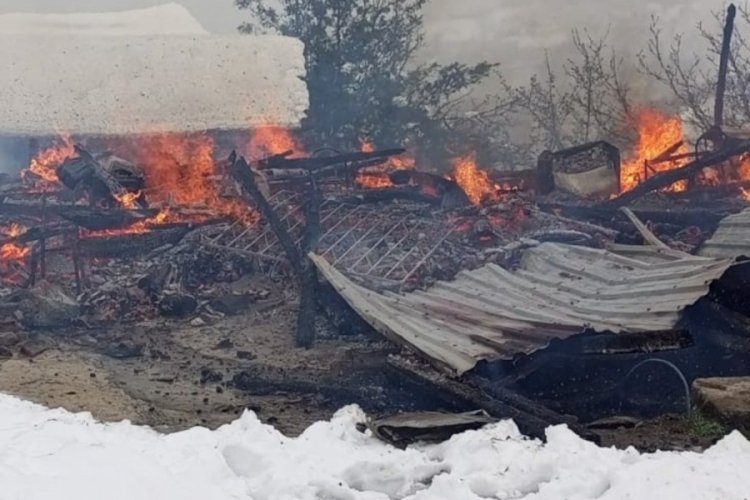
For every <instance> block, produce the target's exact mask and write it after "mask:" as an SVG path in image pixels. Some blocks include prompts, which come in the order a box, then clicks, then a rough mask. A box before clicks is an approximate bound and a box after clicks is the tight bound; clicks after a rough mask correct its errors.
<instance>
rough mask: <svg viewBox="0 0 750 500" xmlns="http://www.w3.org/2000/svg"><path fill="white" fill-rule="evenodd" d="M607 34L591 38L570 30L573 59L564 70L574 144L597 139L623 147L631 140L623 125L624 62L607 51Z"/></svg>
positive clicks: (627, 117) (626, 100) (626, 117)
mask: <svg viewBox="0 0 750 500" xmlns="http://www.w3.org/2000/svg"><path fill="white" fill-rule="evenodd" d="M607 38H608V33H606V34H605V35H604V36H602V37H601V38H594V37H592V36H591V34H590V33H588V31H586V30H584V31H583V32H581V31H579V30H573V38H572V41H573V47H574V48H575V51H576V56H575V57H573V58H570V59H568V61H567V62H566V64H565V66H564V71H565V75H566V76H567V77H568V82H567V85H568V86H569V88H570V90H569V100H570V112H571V122H572V123H571V125H572V132H571V135H572V136H573V137H574V138H575V140H576V142H589V141H593V140H597V139H607V140H609V141H612V142H615V143H618V144H623V143H629V142H630V141H631V140H632V137H631V135H630V134H628V133H627V132H626V127H624V125H625V124H627V123H630V122H631V121H632V120H631V118H632V116H631V113H632V106H631V103H630V88H629V87H628V85H627V84H626V82H625V80H624V79H623V78H622V72H623V67H624V65H625V61H624V59H623V58H622V57H619V56H618V55H617V52H616V51H615V49H614V48H610V47H608V44H607Z"/></svg>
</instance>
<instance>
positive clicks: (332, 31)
mask: <svg viewBox="0 0 750 500" xmlns="http://www.w3.org/2000/svg"><path fill="white" fill-rule="evenodd" d="M426 2H427V0H280V2H276V3H280V7H278V8H275V7H272V6H270V5H269V3H270V2H268V1H267V0H236V3H237V5H238V6H239V7H240V8H242V9H248V10H249V11H250V12H251V13H252V15H253V17H254V19H255V21H254V22H253V23H248V24H243V25H242V26H241V27H240V31H242V32H245V33H259V32H260V33H262V32H276V33H281V34H283V35H287V36H292V37H296V38H299V39H300V40H302V41H303V42H304V43H305V47H306V48H305V56H306V59H307V84H308V89H309V92H310V109H309V112H308V118H307V120H306V122H305V123H304V124H303V129H304V130H305V131H306V132H305V134H306V137H304V139H305V141H306V142H307V143H308V144H310V145H314V146H318V147H320V146H331V147H337V148H342V149H351V148H358V147H359V145H360V140H361V139H364V138H367V139H369V140H371V141H373V142H374V143H375V144H376V145H377V146H379V147H390V146H395V145H401V144H404V143H405V142H406V143H411V144H413V145H415V146H417V149H418V150H419V151H422V152H430V153H432V156H433V157H436V158H439V157H443V158H445V157H446V156H448V155H449V152H450V151H452V150H455V149H461V147H462V146H465V143H466V141H467V140H468V137H467V133H463V134H462V130H461V128H462V127H461V126H460V124H461V123H462V122H461V119H460V118H461V114H460V112H459V111H458V110H459V109H460V105H461V102H462V101H463V100H465V99H467V98H468V96H469V94H470V91H471V90H472V89H473V88H474V87H476V86H477V84H479V83H480V82H482V81H483V80H484V79H486V78H487V77H488V76H489V75H490V74H491V73H492V72H493V70H494V69H495V65H494V64H489V63H486V62H483V63H480V64H476V65H466V64H460V63H452V64H448V65H440V64H426V65H418V64H416V62H415V55H416V53H417V51H418V50H419V48H420V47H421V46H422V44H423V42H424V35H423V30H422V28H423V19H422V8H423V7H424V5H425V3H426ZM428 161H429V160H428Z"/></svg>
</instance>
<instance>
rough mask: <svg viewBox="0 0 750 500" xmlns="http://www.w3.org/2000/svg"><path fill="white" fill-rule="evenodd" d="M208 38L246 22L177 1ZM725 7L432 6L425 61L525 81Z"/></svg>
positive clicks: (42, 0)
mask: <svg viewBox="0 0 750 500" xmlns="http://www.w3.org/2000/svg"><path fill="white" fill-rule="evenodd" d="M167 1H168V0H0V13H5V12H14V11H27V12H29V11H31V12H87V11H88V12H100V11H107V10H127V9H134V8H142V7H147V6H152V5H159V4H161V3H165V2H167ZM176 1H178V2H179V3H181V4H182V5H184V6H185V7H186V8H187V9H188V10H189V11H190V12H191V13H192V14H193V16H194V17H195V18H197V19H198V21H199V22H200V23H201V24H202V25H203V26H204V27H205V28H206V29H207V30H208V31H210V32H213V33H220V34H229V33H234V32H236V28H237V26H238V25H239V24H240V23H241V22H242V21H243V20H247V19H248V14H247V12H244V11H241V10H239V9H237V7H236V6H235V5H234V0H176ZM711 9H722V3H721V2H717V1H714V2H705V1H704V0H607V1H604V0H460V1H458V0H431V1H430V2H429V3H428V5H427V7H426V8H425V28H426V42H427V44H426V47H425V49H424V50H423V52H422V54H421V57H422V58H423V59H424V60H430V61H431V60H437V61H439V62H448V61H454V60H458V61H461V62H467V63H470V62H478V61H483V60H487V61H492V62H500V63H502V64H503V67H504V68H505V71H504V73H505V74H506V76H510V79H511V80H525V79H526V78H528V75H529V73H533V72H536V71H538V70H539V69H540V66H541V63H542V62H543V60H544V54H545V51H546V50H549V53H550V54H551V58H552V59H553V61H554V60H558V61H564V60H565V59H566V58H567V57H569V56H570V33H571V30H572V29H573V28H586V29H588V30H590V31H591V32H592V33H593V34H594V35H596V36H599V35H602V34H604V33H609V40H610V41H611V42H612V43H613V44H614V45H616V46H617V48H618V49H619V51H620V52H622V53H628V52H629V53H631V54H632V53H636V52H638V51H640V50H642V49H643V48H644V47H645V44H646V38H647V34H648V27H649V20H650V17H651V16H652V15H656V16H658V17H659V18H660V19H661V20H662V25H663V26H664V27H665V31H666V33H667V34H668V35H670V36H671V35H672V34H673V33H674V32H679V31H683V32H687V33H688V36H687V38H686V44H687V45H688V46H689V47H690V46H691V45H694V44H697V43H698V37H697V36H696V30H695V25H696V23H697V22H698V20H700V19H704V20H708V18H709V14H710V11H711Z"/></svg>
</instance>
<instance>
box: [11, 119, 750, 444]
mask: <svg viewBox="0 0 750 500" xmlns="http://www.w3.org/2000/svg"><path fill="white" fill-rule="evenodd" d="M635 116H636V118H635V119H634V121H633V123H631V124H629V125H630V126H631V128H632V129H633V133H634V134H635V136H636V141H635V144H634V146H633V147H632V149H630V150H623V151H620V150H619V149H618V148H617V147H615V146H613V145H612V144H610V143H608V142H603V141H599V142H594V143H588V144H581V145H577V146H574V147H571V148H567V149H563V150H561V151H555V152H551V151H548V152H545V153H543V154H542V155H541V156H540V158H539V162H538V166H537V169H536V170H535V171H529V172H497V171H494V170H493V169H490V168H486V166H484V165H482V164H481V163H480V161H479V157H480V156H479V155H478V154H475V153H469V154H466V155H463V156H459V157H455V158H446V164H450V165H451V168H450V169H449V171H444V172H439V171H435V170H434V169H432V168H431V167H430V165H422V164H420V161H418V160H417V156H416V155H414V154H413V152H412V151H409V150H406V149H402V148H386V149H379V148H378V147H376V146H375V145H374V144H373V143H372V141H368V140H363V141H362V144H361V146H360V147H359V148H358V149H359V150H358V151H335V150H331V149H327V148H320V149H316V150H312V148H307V147H305V146H304V145H303V144H302V143H301V141H299V140H298V139H297V138H296V137H295V135H294V133H293V132H292V131H290V130H288V129H286V128H284V127H278V126H259V127H257V128H255V129H254V130H253V132H252V133H251V134H248V135H247V136H246V137H244V138H242V139H241V140H239V139H238V138H237V137H234V138H232V140H231V141H229V140H227V137H226V136H221V135H220V134H218V133H217V134H212V133H207V132H186V133H180V134H175V133H163V134H139V135H137V136H130V137H118V138H115V137H111V136H107V137H105V138H101V137H96V138H92V137H76V138H72V137H62V138H60V139H59V140H58V141H56V143H53V144H52V145H51V146H50V147H49V148H46V149H42V150H40V151H38V152H37V154H36V155H35V156H34V158H33V159H32V160H31V161H30V164H29V167H28V168H27V169H25V170H24V171H23V172H22V173H21V174H20V176H19V177H18V178H16V179H3V184H1V185H0V280H1V281H2V289H1V292H0V323H2V324H5V325H13V326H14V328H15V327H17V326H21V327H23V328H26V329H29V330H31V329H38V328H45V329H47V328H55V327H59V328H68V329H71V328H72V329H75V328H88V329H91V328H105V327H106V326H108V325H111V324H112V323H114V322H134V323H135V322H139V321H145V320H153V319H154V318H155V317H157V316H161V317H162V318H164V319H163V321H169V322H171V323H172V324H186V325H191V326H194V327H196V328H198V327H203V326H206V325H210V324H211V323H213V322H217V321H219V320H221V319H222V318H225V317H226V316H229V315H235V314H241V313H243V312H244V311H246V310H247V309H249V308H252V307H256V306H258V307H261V306H266V305H268V304H271V305H269V306H268V307H272V305H273V304H284V303H286V302H293V303H297V304H298V306H294V310H295V314H296V315H297V321H296V340H297V345H298V346H300V347H311V346H312V345H313V344H314V343H315V340H316V336H317V335H318V334H319V330H320V326H319V323H320V322H321V321H324V322H326V324H328V325H329V326H330V325H333V327H332V328H335V329H337V330H336V331H335V333H341V334H344V333H347V334H348V333H351V332H350V331H351V329H352V328H353V327H352V326H351V325H352V324H356V325H357V326H356V329H357V330H358V331H361V332H366V333H373V332H380V333H382V334H383V335H384V336H385V337H386V338H387V339H389V340H390V341H391V342H392V343H393V344H396V345H399V346H401V347H403V349H404V352H403V353H402V354H401V355H400V356H396V357H395V358H394V366H395V367H396V368H397V369H398V370H400V371H399V373H405V372H408V374H409V375H408V376H409V377H411V378H414V379H418V380H419V381H421V382H420V383H425V381H427V382H426V383H428V384H430V385H431V386H433V387H438V389H439V390H440V391H443V392H444V393H447V394H450V395H451V398H452V399H457V400H461V401H465V402H468V403H466V404H467V405H468V406H471V407H473V408H476V407H479V408H482V409H484V410H486V411H488V412H490V413H491V414H492V415H493V416H494V417H506V416H512V417H513V418H515V419H516V420H517V421H519V423H520V425H522V426H523V428H525V429H529V432H531V433H534V434H541V433H542V431H543V429H544V428H545V427H546V425H549V424H551V423H562V422H565V423H569V424H570V425H573V426H575V428H576V429H577V430H578V431H579V432H581V433H584V434H585V433H586V430H585V429H583V428H582V427H580V426H578V424H576V423H575V422H574V421H572V420H571V419H569V418H568V417H564V416H562V415H561V414H559V413H558V412H560V413H567V412H572V411H573V410H571V407H572V406H574V404H573V402H574V401H575V397H574V396H575V395H571V394H570V392H569V391H570V389H566V388H565V387H563V385H564V384H565V381H566V380H567V381H568V382H570V383H569V386H570V387H575V388H581V387H583V388H584V389H585V390H583V392H585V393H586V397H592V398H593V397H594V396H593V395H595V394H597V391H599V393H601V394H606V395H607V397H611V398H615V396H616V395H613V391H614V389H612V388H611V387H604V388H602V387H601V386H600V385H597V384H608V383H611V384H615V381H614V378H615V377H617V376H618V375H619V374H621V373H623V371H625V372H627V370H629V369H631V368H632V366H631V364H630V361H631V360H632V359H638V360H645V359H646V358H648V357H649V356H651V355H652V353H653V352H657V351H658V352H659V353H660V354H664V356H665V357H670V356H671V358H670V359H673V360H674V363H676V364H678V363H682V365H681V366H685V365H686V363H687V361H689V360H691V359H693V358H691V356H696V354H695V353H696V352H697V350H702V351H701V352H708V353H711V356H712V357H711V359H710V360H709V361H707V362H706V363H705V364H703V365H698V364H693V365H691V366H692V367H696V366H697V368H690V369H691V370H693V371H694V372H690V373H689V374H688V375H689V378H695V377H698V376H716V375H720V374H721V373H719V372H722V370H729V369H734V368H736V367H735V366H734V365H732V363H729V364H727V365H726V366H724V365H722V364H721V362H720V361H718V360H721V359H724V358H723V357H722V355H723V351H722V349H725V347H722V346H724V345H725V343H722V342H721V340H720V339H719V340H717V334H716V332H715V331H714V329H713V328H711V327H708V326H706V325H705V323H704V322H702V321H704V320H705V318H704V320H700V319H699V318H700V317H701V316H700V315H699V314H698V313H697V312H696V311H701V312H706V311H708V312H707V313H706V314H707V316H706V317H711V318H713V317H714V316H716V317H718V316H719V315H720V313H725V312H731V317H732V318H734V319H733V320H731V321H732V326H733V328H734V329H735V330H737V331H742V332H746V331H747V328H746V327H741V325H742V324H743V321H744V315H745V314H748V313H750V307H748V305H747V304H746V303H745V301H743V299H742V297H743V295H742V294H743V293H744V292H746V285H744V284H743V283H745V281H743V276H744V275H743V273H744V272H745V271H744V270H745V266H743V265H741V264H740V263H739V262H738V258H739V257H740V256H741V253H742V252H744V250H742V249H744V246H743V247H742V249H739V247H738V246H732V245H734V243H733V242H731V241H730V240H731V239H732V236H733V234H734V232H733V224H735V223H736V221H738V220H742V216H741V215H740V216H738V215H734V216H733V217H730V218H728V219H726V220H725V222H721V221H722V220H724V219H725V218H726V217H727V216H730V215H732V214H738V213H740V214H743V213H746V212H743V210H745V209H746V208H747V205H748V202H749V201H750V200H748V198H749V197H748V195H747V192H748V191H747V190H749V189H750V185H745V184H744V182H745V181H746V180H747V175H750V159H749V158H750V142H749V141H747V140H746V139H744V138H743V137H741V136H740V135H739V134H737V135H734V136H733V135H730V134H729V133H728V132H726V131H724V130H723V129H722V127H721V125H722V124H721V123H717V125H716V127H715V128H714V129H712V130H710V131H708V132H707V133H706V134H704V136H703V137H702V138H701V139H699V140H698V142H697V143H696V144H690V141H689V140H688V139H687V138H686V135H685V130H684V126H683V123H682V121H681V120H680V119H679V118H676V117H672V116H669V115H668V114H666V113H664V112H661V111H656V110H653V109H643V110H641V111H639V112H638V113H636V114H635ZM230 142H231V144H229V143H230ZM231 149H234V151H232V152H231V153H230V152H229V151H230V150H231ZM720 223H721V224H720ZM717 227H718V228H719V230H718V231H716V229H717ZM714 231H716V234H714ZM712 235H713V236H714V237H713V238H711V236H712ZM735 249H737V251H735ZM738 252H739V253H738ZM694 254H697V255H699V256H694ZM707 255H712V256H715V258H708V257H706V256H707ZM260 280H263V283H264V285H263V286H259V285H258V284H257V282H258V281H260ZM269 283H270V284H269ZM644 297H646V298H647V299H646V300H644ZM738 316H741V317H742V318H741V319H737V318H738ZM728 317H729V316H728ZM321 318H324V319H321ZM626 333H627V335H626ZM111 350H112V352H114V354H113V357H116V358H118V359H120V358H123V357H127V356H131V355H132V356H134V357H139V356H143V355H144V350H143V349H142V346H138V345H136V344H135V343H134V342H132V341H130V340H129V339H125V340H123V339H118V341H117V342H116V343H114V344H113V346H112V349H111ZM242 352H243V353H244V354H243V355H242V359H243V360H248V361H249V360H253V359H254V356H255V355H254V354H253V353H251V352H249V351H244V350H243V351H242ZM673 353H674V354H673ZM6 354H7V353H6ZM11 354H12V353H11ZM746 355H747V356H750V351H749V352H744V351H743V352H742V354H741V355H740V356H739V358H742V361H744V360H746V358H747V356H746ZM411 356H417V357H418V358H420V359H421V361H425V360H426V361H429V362H430V363H431V364H432V366H433V367H434V368H429V367H427V366H426V365H424V363H422V362H421V361H416V360H415V359H414V358H412V357H411ZM588 356H591V357H588ZM610 356H611V357H610ZM162 357H163V356H162ZM167 357H168V355H167ZM594 357H596V359H594ZM550 359H554V360H555V362H554V363H551V362H549V360H550ZM610 360H611V364H610ZM670 362H672V361H670ZM587 363H591V364H596V366H597V370H598V372H597V373H601V374H602V375H601V381H597V382H591V381H588V382H578V381H577V380H589V379H588V378H587V377H583V376H582V377H578V378H577V379H575V377H572V376H571V375H569V374H567V372H566V370H570V371H571V373H572V372H575V370H576V369H577V367H578V366H579V365H580V366H583V365H586V364H587ZM597 363H599V364H597ZM729 365H732V366H729ZM558 366H563V367H564V368H560V373H557V372H555V371H554V370H555V369H557V368H556V367H558ZM625 368H627V369H625ZM685 370H686V371H687V370H688V369H687V368H685ZM441 372H442V373H441ZM446 373H447V374H448V376H446ZM551 375H554V376H551ZM458 377H460V382H458V381H457V378H458ZM252 378H253V375H252V374H251V373H250V372H249V371H247V370H244V371H243V372H241V373H239V374H235V376H234V378H232V376H231V375H229V374H227V376H226V377H224V374H222V373H215V372H212V371H211V370H209V369H205V370H202V371H201V380H202V383H203V384H207V383H209V382H210V383H218V382H220V381H222V380H225V379H226V380H233V381H234V382H233V383H234V384H235V386H234V387H235V388H237V389H242V388H243V387H244V388H252V386H253V383H252ZM545 378H547V379H549V380H560V385H559V386H555V387H554V390H552V389H550V390H549V391H548V389H549V388H550V386H551V385H550V384H549V383H548V384H545V383H544V382H541V380H542V379H545ZM571 378H574V379H575V380H571ZM238 380H239V381H240V382H241V383H237V381H238ZM495 382H498V384H497V386H496V385H495ZM552 385H554V384H552ZM222 390H223V389H222ZM618 390H619V389H618ZM523 395H527V396H528V395H531V396H533V398H534V399H535V401H530V400H528V399H526V397H525V396H523ZM537 401H544V402H545V404H544V405H542V404H540V403H538V402H537ZM614 406H615V405H614V403H613V402H612V401H602V402H601V403H600V404H599V406H598V407H597V406H596V405H593V406H592V408H594V409H592V410H591V411H592V415H589V416H591V417H592V418H593V417H594V416H597V417H598V416H601V415H600V414H599V413H606V412H607V411H610V410H611V409H612V408H613V407H614ZM597 408H598V409H597ZM597 412H599V413H597ZM593 414H596V415H593Z"/></svg>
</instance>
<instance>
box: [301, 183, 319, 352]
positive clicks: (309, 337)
mask: <svg viewBox="0 0 750 500" xmlns="http://www.w3.org/2000/svg"><path fill="white" fill-rule="evenodd" d="M309 191H310V195H309V199H308V201H307V204H306V205H305V233H304V240H303V252H304V253H303V255H307V253H308V252H315V251H316V250H317V247H318V240H319V238H320V232H321V231H320V204H321V196H320V190H319V188H318V184H317V182H316V181H315V178H314V177H313V176H312V175H311V176H310V188H309ZM301 264H302V273H301V276H300V278H301V284H302V290H301V293H300V305H299V313H298V314H297V337H296V342H297V346H298V347H304V348H306V349H309V348H311V347H312V346H313V344H315V315H316V311H317V300H316V298H317V296H318V273H317V268H316V267H315V264H313V263H312V262H311V261H310V259H308V258H305V259H304V260H303V262H302V263H301Z"/></svg>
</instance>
